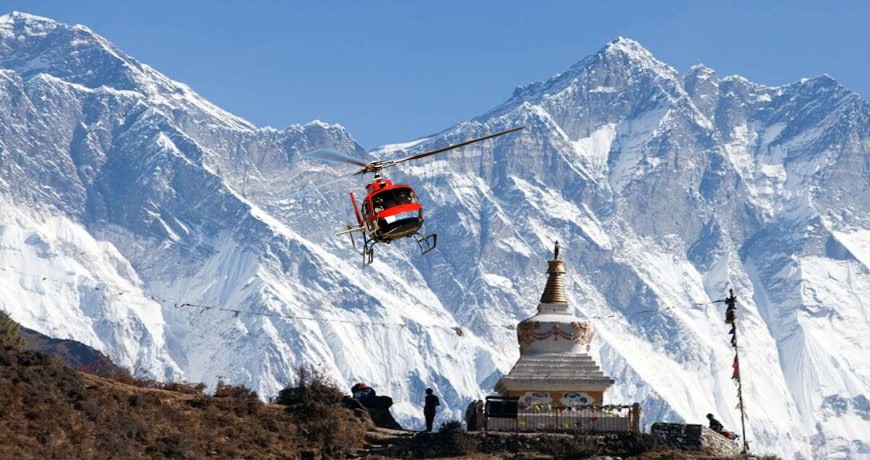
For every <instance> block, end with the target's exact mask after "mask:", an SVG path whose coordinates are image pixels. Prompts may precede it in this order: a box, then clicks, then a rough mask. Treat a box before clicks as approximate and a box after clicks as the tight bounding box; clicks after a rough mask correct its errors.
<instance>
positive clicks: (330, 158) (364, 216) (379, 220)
mask: <svg viewBox="0 0 870 460" xmlns="http://www.w3.org/2000/svg"><path fill="white" fill-rule="evenodd" d="M521 129H523V127H519V128H513V129H509V130H507V131H502V132H499V133H495V134H491V135H489V136H484V137H480V138H477V139H472V140H470V141H466V142H461V143H459V144H453V145H449V146H447V147H443V148H440V149H436V150H430V151H428V152H423V153H418V154H416V155H411V156H409V157H405V158H401V159H398V160H387V161H379V160H378V161H371V162H368V163H366V162H364V161H361V160H358V159H356V158H354V157H352V156H350V155H348V154H346V153H342V152H338V151H336V150H331V149H320V150H314V151H311V152H307V153H305V154H303V155H302V158H306V159H316V160H320V161H326V162H332V163H348V164H352V165H356V166H358V167H361V168H362V169H359V170H357V171H355V172H352V173H350V174H347V175H345V176H341V177H339V178H337V179H335V180H332V181H329V182H326V183H324V184H320V185H317V186H315V187H313V188H320V187H322V186H326V185H329V184H332V183H334V182H338V181H339V180H342V179H345V178H347V177H350V176H358V175H363V174H367V173H371V174H373V175H374V177H373V178H372V181H371V183H369V184H367V185H366V197H365V198H364V199H363V200H362V201H361V202H360V203H357V198H356V196H355V195H354V193H353V192H350V200H351V203H353V210H354V214H355V215H356V221H357V223H356V225H353V224H348V226H347V229H346V230H344V231H341V232H338V233H336V236H341V235H350V242H351V244H352V245H353V247H354V248H356V241H355V240H354V235H353V234H354V233H360V234H361V235H362V251H361V253H362V256H363V266H366V265H369V264H371V263H372V262H373V261H374V246H375V244H377V243H385V244H390V243H392V242H393V240H397V239H400V238H411V237H413V238H414V240H415V241H416V242H417V246H418V247H419V248H420V252H421V254H426V253H428V252H429V251H431V250H433V249H435V246H436V244H437V242H438V235H437V234H435V233H432V234H429V235H425V236H424V235H422V234H420V231H419V230H420V227H422V226H423V205H422V204H421V203H420V200H419V198H418V197H417V194H416V192H414V189H413V188H412V187H411V186H410V185H405V184H394V183H393V182H392V181H390V180H389V179H387V178H386V177H384V175H383V173H382V171H383V170H384V169H386V168H389V167H391V166H395V165H397V164H399V163H403V162H406V161H411V160H419V159H421V158H425V157H428V156H430V155H435V154H437V153H442V152H446V151H448V150H453V149H456V148H459V147H463V146H466V145H468V144H473V143H475V142H480V141H485V140H487V139H492V138H494V137H498V136H502V135H504V134H508V133H512V132H514V131H519V130H521ZM311 189H312V188H309V189H305V190H302V191H298V192H296V193H293V194H291V195H290V196H288V197H285V198H284V200H286V199H288V198H291V197H294V196H296V195H299V194H302V193H305V192H307V191H309V190H311Z"/></svg>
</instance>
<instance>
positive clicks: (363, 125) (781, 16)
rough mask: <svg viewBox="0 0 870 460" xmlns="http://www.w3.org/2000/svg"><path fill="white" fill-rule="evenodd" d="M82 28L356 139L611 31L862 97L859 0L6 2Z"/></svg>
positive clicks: (535, 68) (450, 117)
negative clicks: (836, 86) (833, 83)
mask: <svg viewBox="0 0 870 460" xmlns="http://www.w3.org/2000/svg"><path fill="white" fill-rule="evenodd" d="M13 10H17V11H24V12H28V13H32V14H37V15H41V16H47V17H50V18H53V19H56V20H58V21H61V22H65V23H70V24H76V23H79V24H84V25H86V26H88V27H90V28H91V29H93V30H94V31H96V32H97V33H99V34H101V35H103V36H104V37H106V38H108V39H109V40H110V41H112V42H114V43H115V44H116V45H118V46H119V47H120V48H121V49H123V50H124V51H125V52H127V53H128V54H130V55H131V56H133V57H134V58H136V59H138V60H140V61H142V62H144V63H146V64H149V65H151V66H152V67H154V68H156V69H157V70H159V71H161V72H163V73H164V74H166V75H168V76H169V77H170V78H173V79H175V80H179V81H182V82H184V83H186V84H188V85H190V86H191V87H192V88H193V89H194V90H196V91H197V92H199V93H200V94H202V95H203V96H205V97H206V98H208V99H209V100H211V101H212V102H214V103H216V104H217V105H219V106H221V107H223V108H224V109H226V110H229V111H230V112H233V113H234V114H236V115H239V116H241V117H243V118H246V119H248V120H250V121H251V122H253V123H254V124H256V125H258V126H267V125H268V126H273V127H276V128H284V127H286V126H288V125H290V124H293V123H306V122H308V121H310V120H313V119H315V118H317V119H321V120H324V121H328V122H332V123H341V124H343V125H344V126H346V127H347V128H348V130H349V131H350V133H351V134H352V135H353V136H354V137H355V138H356V139H357V140H358V141H359V142H360V143H361V144H363V145H364V146H365V147H367V148H373V147H375V146H377V145H380V144H383V143H390V142H401V141H406V140H410V139H413V138H416V137H420V136H425V135H427V134H431V133H434V132H437V131H440V130H442V129H446V128H448V127H450V126H452V125H453V124H455V123H458V122H461V121H464V120H468V119H470V118H472V117H474V116H477V115H480V114H482V113H483V112H486V111H487V110H489V109H490V108H492V107H494V106H496V105H498V104H500V103H501V102H503V101H504V100H505V99H507V98H508V97H509V96H510V94H511V93H512V91H513V89H514V88H515V87H517V86H522V85H525V84H527V83H530V82H532V81H537V80H544V79H546V78H548V77H550V76H551V75H552V74H555V73H558V72H561V71H564V70H566V69H567V68H568V67H570V66H571V65H572V64H573V63H575V62H577V61H579V60H581V59H582V58H583V57H585V56H587V55H589V54H593V53H595V52H596V51H598V50H599V49H600V48H602V47H603V46H604V45H605V44H606V43H607V42H609V41H611V40H613V39H614V38H616V37H617V36H625V37H629V38H632V39H635V40H637V41H639V42H640V43H641V44H642V45H643V46H645V47H646V48H647V49H649V50H650V51H651V52H652V53H653V54H654V55H655V56H656V57H657V58H658V59H660V60H662V61H664V62H666V63H668V64H670V65H671V66H673V67H675V68H676V69H677V70H678V71H680V72H684V71H686V70H687V69H688V68H689V67H690V66H691V65H693V64H698V63H704V64H706V65H707V66H709V67H712V68H713V69H714V70H716V71H717V73H718V74H719V75H720V76H724V75H730V74H740V75H743V76H745V77H747V78H749V79H750V80H753V81H756V82H759V83H763V84H768V85H779V84H784V83H789V82H793V81H796V80H798V79H800V78H802V77H813V76H816V75H820V74H823V73H827V74H829V75H831V76H832V77H834V78H835V79H837V80H839V81H840V82H841V83H843V84H844V85H845V86H847V87H848V88H850V89H852V90H853V91H856V92H858V93H859V94H861V95H862V96H864V97H865V98H867V97H868V96H870V72H868V68H870V33H868V28H870V25H868V22H867V18H870V2H858V1H830V0H828V1H717V2H713V1H702V0H698V1H677V0H673V1H601V2H584V1H579V0H577V1H539V2H528V1H527V2H519V1H511V0H503V1H453V0H446V1H438V2H420V1H309V2H278V1H257V0H248V1H220V0H211V1H193V0H188V1H179V0H175V1H166V0H150V1H138V2H133V1H130V2H128V1H117V0H115V1H108V0H91V1H83V2H69V1H58V0H2V1H0V14H5V13H8V12H10V11H13Z"/></svg>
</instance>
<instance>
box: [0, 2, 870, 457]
mask: <svg viewBox="0 0 870 460" xmlns="http://www.w3.org/2000/svg"><path fill="white" fill-rule="evenodd" d="M516 126H525V127H526V129H524V130H523V131H520V132H519V133H517V134H516V135H511V136H503V137H500V138H497V139H495V140H494V141H492V142H487V143H482V144H475V145H471V146H468V147H465V148H463V149H462V150H459V151H456V152H454V153H451V154H448V155H443V156H439V157H433V158H431V159H427V160H426V162H425V163H412V164H402V165H400V166H397V167H396V168H394V169H395V171H391V179H392V180H394V181H396V182H400V183H412V184H414V187H415V188H416V189H417V191H418V194H419V195H420V198H421V200H422V201H423V202H424V204H425V207H426V216H427V224H426V225H427V227H429V229H430V230H431V231H434V232H437V233H438V234H439V245H438V248H437V249H436V250H435V251H433V252H431V253H429V254H427V255H426V256H423V257H421V256H419V255H418V253H417V248H416V247H414V246H413V245H406V244H402V243H400V242H397V243H396V244H394V245H390V246H388V247H384V248H383V249H382V250H381V251H380V252H379V254H378V256H379V259H378V260H376V261H375V263H374V264H372V265H371V266H370V267H368V268H366V269H365V270H364V269H362V267H361V266H360V260H359V259H360V256H359V254H358V253H357V252H355V250H354V249H353V248H352V247H351V246H350V244H349V242H348V241H346V240H344V239H338V238H335V237H334V236H333V235H334V233H335V232H336V231H337V230H339V229H341V228H342V227H343V225H344V220H345V212H344V210H345V209H346V208H347V206H348V205H349V204H348V203H347V202H346V201H347V195H346V191H347V189H351V190H355V189H359V188H361V187H362V185H363V184H362V183H359V182H358V183H353V182H352V181H349V182H346V183H343V184H341V185H340V186H339V185H336V186H335V188H333V189H329V188H327V189H323V190H321V191H320V192H321V193H314V194H308V195H305V196H303V197H300V198H299V199H298V200H295V201H292V202H290V203H286V204H280V205H279V204H278V203H277V198H278V197H281V196H285V195H287V194H288V193H289V192H291V191H294V190H299V189H301V188H303V187H305V186H307V185H309V184H311V183H317V182H321V181H324V180H326V178H334V177H335V174H340V173H342V170H338V169H335V167H334V166H332V165H323V164H313V163H309V162H307V161H306V160H304V159H302V158H300V152H304V151H307V150H312V149H315V148H333V149H337V150H341V151H345V152H351V153H354V154H357V155H359V156H360V157H361V158H362V157H363V155H365V149H364V148H363V147H362V146H360V145H358V144H357V143H356V142H355V141H354V140H353V138H352V137H351V136H350V134H349V133H347V131H346V130H345V129H344V128H343V127H341V126H338V125H334V124H328V123H323V122H312V123H309V124H306V125H301V126H300V125H293V126H290V127H288V128H286V129H283V130H276V129H272V128H256V127H254V126H252V125H251V124H250V123H248V122H246V121H244V120H242V119H240V118H238V117H236V116H234V115H232V114H229V113H227V112H225V111H223V110H221V109H219V108H217V107H215V106H214V105H212V104H210V103H209V102H208V101H205V100H204V99H203V98H202V97H200V96H198V95H197V94H196V93H195V92H193V91H192V90H191V89H190V88H188V87H186V86H185V85H183V84H181V83H178V82H174V81H172V80H170V79H168V78H167V77H165V76H163V75H162V74H160V73H159V72H157V71H155V70H154V69H151V68H150V67H148V66H146V65H144V64H141V63H139V62H137V61H136V60H135V59H133V58H132V57H129V56H127V55H125V54H124V53H123V52H121V51H120V50H118V49H117V48H116V47H114V46H113V45H111V44H110V43H109V42H108V41H106V40H105V39H103V38H102V37H99V36H98V35H96V34H94V33H93V32H91V31H90V30H88V29H87V28H85V27H82V26H68V25H64V24H60V23H56V22H54V21H50V20H47V19H43V18H37V17H34V16H30V15H25V14H21V13H13V14H10V15H6V16H2V17H0V207H2V209H3V212H2V213H0V254H2V255H0V261H2V262H0V269H2V271H0V307H2V308H3V309H4V310H6V311H8V312H10V314H11V316H13V317H14V318H15V320H16V321H18V322H19V323H21V324H22V325H24V326H25V327H28V328H31V329H34V330H37V331H39V332H41V333H45V334H48V335H51V336H54V337H58V338H70V339H75V340H78V341H80V342H84V343H86V344H88V345H90V346H92V347H94V348H96V349H98V350H100V351H102V352H104V353H106V354H108V355H110V356H111V357H112V358H113V359H114V360H115V361H116V362H118V363H120V364H122V365H124V366H126V367H129V368H131V369H133V370H134V371H135V372H136V373H137V374H139V375H144V376H151V377H155V378H158V379H186V380H189V381H203V382H205V383H207V384H209V385H212V386H214V385H215V384H216V382H217V381H218V380H219V379H223V380H224V381H225V382H228V383H232V384H245V385H248V386H250V387H252V388H254V389H255V390H256V391H257V392H258V393H259V394H260V395H263V396H264V397H268V396H269V395H275V394H276V392H277V391H278V390H279V389H280V388H283V387H284V386H286V385H287V384H288V383H289V380H290V379H292V378H293V375H294V369H295V368H297V367H298V366H299V365H302V364H315V365H318V366H320V368H321V369H322V370H323V371H324V372H326V373H327V374H329V375H331V376H332V378H334V379H335V380H336V382H337V383H339V384H340V385H342V386H344V387H346V388H349V387H350V385H352V384H353V383H356V382H359V381H364V382H367V383H369V384H371V385H372V386H375V387H377V388H379V391H380V390H381V389H382V391H383V392H384V393H385V394H391V395H393V398H394V400H395V402H396V404H395V405H394V407H393V409H394V414H395V415H396V416H397V418H398V419H399V420H400V422H401V423H402V424H403V425H406V426H413V425H414V423H415V422H416V423H418V424H419V423H421V420H419V414H418V412H419V408H418V406H419V402H420V399H421V395H422V392H423V389H424V388H426V387H432V388H434V389H435V391H436V392H437V393H438V394H440V395H442V396H443V404H444V406H445V407H444V413H445V414H447V415H446V416H447V417H450V418H460V415H461V413H462V411H463V409H464V408H465V406H466V404H467V403H468V402H469V401H471V400H473V399H476V398H479V397H481V396H483V395H484V394H486V393H487V392H489V391H490V390H491V387H492V385H494V384H495V382H496V381H498V379H499V377H501V375H502V374H503V373H505V372H507V371H508V369H510V366H511V365H512V363H514V362H515V361H516V358H517V356H518V353H519V350H518V349H517V347H516V340H515V333H514V330H513V328H514V327H515V325H516V323H517V321H518V320H519V319H520V318H525V317H528V316H530V314H531V313H532V312H533V310H534V308H535V306H536V305H537V298H538V295H539V294H540V292H541V288H542V286H543V285H544V282H545V281H546V276H545V271H546V260H545V259H546V257H547V256H548V255H549V253H550V252H549V251H550V248H552V245H553V242H554V241H559V242H560V244H561V246H562V248H563V254H564V255H563V259H564V260H565V264H566V266H567V267H569V268H570V273H571V275H570V276H569V277H568V278H567V279H566V294H567V296H568V298H569V299H570V305H571V306H572V308H573V311H572V312H571V313H572V314H573V315H575V316H577V317H579V318H582V319H584V320H586V321H589V322H591V323H593V324H594V327H595V328H596V330H597V331H598V333H597V336H596V337H597V339H596V340H595V341H593V343H592V346H591V348H590V350H589V353H590V355H592V356H594V358H595V361H596V362H599V363H601V366H602V368H603V370H604V373H605V374H606V375H608V376H611V377H612V378H613V379H614V380H615V384H614V386H613V387H612V388H611V389H610V390H609V393H608V395H609V397H610V398H612V402H616V403H623V402H625V403H630V402H635V401H637V402H639V403H640V404H641V405H642V407H643V409H644V424H646V425H649V424H650V423H652V422H655V421H659V420H662V421H675V422H676V421H687V422H694V423H697V422H699V421H703V417H704V414H707V413H709V412H714V413H716V414H717V416H718V418H719V419H720V420H722V422H723V423H724V424H725V425H726V426H728V427H736V426H738V425H739V420H738V417H739V415H738V412H737V411H736V410H734V409H733V408H734V406H735V405H736V395H735V390H734V386H733V385H732V383H731V381H730V380H731V375H732V372H733V369H732V362H733V354H732V350H731V348H730V344H729V343H728V340H729V338H728V329H727V327H726V325H725V324H724V323H723V311H724V309H723V308H721V305H720V304H718V303H715V302H716V301H718V300H720V299H722V298H723V297H724V295H725V294H726V292H727V290H728V289H729V288H733V289H734V290H735V292H736V293H737V296H738V318H739V322H738V328H739V334H740V337H741V342H740V345H741V349H740V356H741V363H740V364H741V367H740V372H741V374H742V375H743V378H744V380H743V381H744V400H745V403H746V410H747V413H748V415H749V419H748V425H747V436H748V438H749V440H750V442H751V443H752V446H753V450H754V451H757V452H773V453H778V454H780V455H782V456H786V457H796V456H803V457H807V456H814V457H820V458H821V457H824V458H831V457H840V458H847V457H850V456H859V455H863V454H864V453H866V452H868V451H870V445H868V443H867V441H866V436H865V433H867V432H870V417H868V413H870V403H868V401H867V398H866V394H868V389H870V373H868V371H867V369H870V358H868V356H867V354H866V353H864V352H863V349H862V345H861V344H862V343H863V338H864V337H865V336H867V335H868V334H870V320H868V319H867V318H868V315H867V314H866V313H867V311H866V309H867V307H866V305H865V304H866V302H865V301H864V299H865V298H866V296H867V293H868V292H870V270H868V267H870V249H868V248H870V205H868V203H870V189H868V187H867V179H866V178H867V177H870V162H868V161H867V158H868V154H867V152H868V147H870V108H868V105H867V102H866V101H864V100H863V99H862V98H861V97H859V96H858V95H856V94H854V93H852V92H850V91H849V90H848V89H846V88H844V87H842V86H841V85H839V84H838V83H837V82H836V81H835V80H833V79H831V78H830V77H827V76H821V77H816V78H812V79H807V80H801V81H798V82H795V83H792V84H789V85H784V86H779V87H769V86H765V85H762V84H758V83H753V82H750V81H748V80H746V79H744V78H742V77H739V76H726V77H719V76H717V75H716V73H715V72H714V71H713V70H712V69H708V68H706V67H694V68H692V69H690V70H689V71H688V72H687V73H685V74H680V73H678V72H677V71H675V70H674V69H673V68H671V67H669V66H667V65H666V64H663V63H661V62H660V61H658V60H656V59H655V58H654V57H653V55H652V54H651V53H650V52H649V51H647V50H645V49H644V48H643V47H642V46H641V45H640V44H638V43H637V42H634V41H632V40H629V39H625V38H620V39H617V40H615V41H613V42H611V43H610V44H608V45H607V46H605V47H604V48H603V49H602V50H601V51H599V52H598V53H596V54H593V55H591V56H589V57H587V58H585V59H583V60H581V61H580V62H578V63H577V64H575V65H573V66H572V67H571V68H569V69H568V70H566V71H565V72H563V73H561V74H558V75H555V76H553V77H552V78H550V79H548V80H545V81H543V82H539V83H533V84H531V85H527V86H523V87H522V88H521V89H518V90H517V91H516V92H515V93H514V94H513V96H511V97H510V98H509V99H508V100H507V101H506V102H505V103H504V104H502V105H500V106H499V107H496V108H494V109H493V110H492V111H489V112H487V113H486V114H484V115H481V116H480V117H477V118H475V119H474V120H471V121H468V122H465V123H461V124H459V125H457V126H454V127H450V128H448V129H446V130H445V131H443V132H441V133H438V134H437V135H434V136H431V137H428V138H425V139H419V140H418V141H416V142H414V143H412V144H406V145H394V146H387V147H384V148H382V149H379V151H378V152H376V153H377V154H378V155H380V157H381V158H387V159H388V158H392V157H396V158H399V157H401V156H405V155H406V154H408V153H409V151H404V150H408V147H407V145H413V152H411V153H416V152H417V151H418V149H419V151H423V150H424V149H429V148H438V147H441V146H445V145H447V144H449V143H452V142H457V141H462V140H467V139H470V138H472V137H477V136H482V135H486V134H491V133H493V132H496V131H498V130H504V129H507V128H513V127H516ZM457 331H459V332H457Z"/></svg>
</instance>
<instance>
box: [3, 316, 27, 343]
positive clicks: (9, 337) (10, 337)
mask: <svg viewBox="0 0 870 460" xmlns="http://www.w3.org/2000/svg"><path fill="white" fill-rule="evenodd" d="M19 331H20V329H19V327H18V323H16V322H15V321H14V320H13V319H12V318H10V317H9V315H7V314H6V312H5V311H2V310H0V347H4V348H5V347H12V348H15V349H16V350H20V349H22V348H24V339H22V338H21V335H19Z"/></svg>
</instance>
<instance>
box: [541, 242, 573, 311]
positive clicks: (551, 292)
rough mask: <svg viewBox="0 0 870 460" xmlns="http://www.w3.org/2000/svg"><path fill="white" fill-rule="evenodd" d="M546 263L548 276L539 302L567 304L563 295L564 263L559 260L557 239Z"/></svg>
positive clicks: (566, 299)
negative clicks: (551, 257)
mask: <svg viewBox="0 0 870 460" xmlns="http://www.w3.org/2000/svg"><path fill="white" fill-rule="evenodd" d="M547 263H548V264H549V267H548V268H547V273H548V274H549V275H550V276H549V278H547V286H546V287H544V293H543V294H541V303H544V304H568V297H567V296H566V295H565V282H564V281H563V280H562V275H564V274H565V263H564V262H563V261H561V260H559V242H558V241H556V246H555V248H554V249H553V260H550V261H548V262H547Z"/></svg>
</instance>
